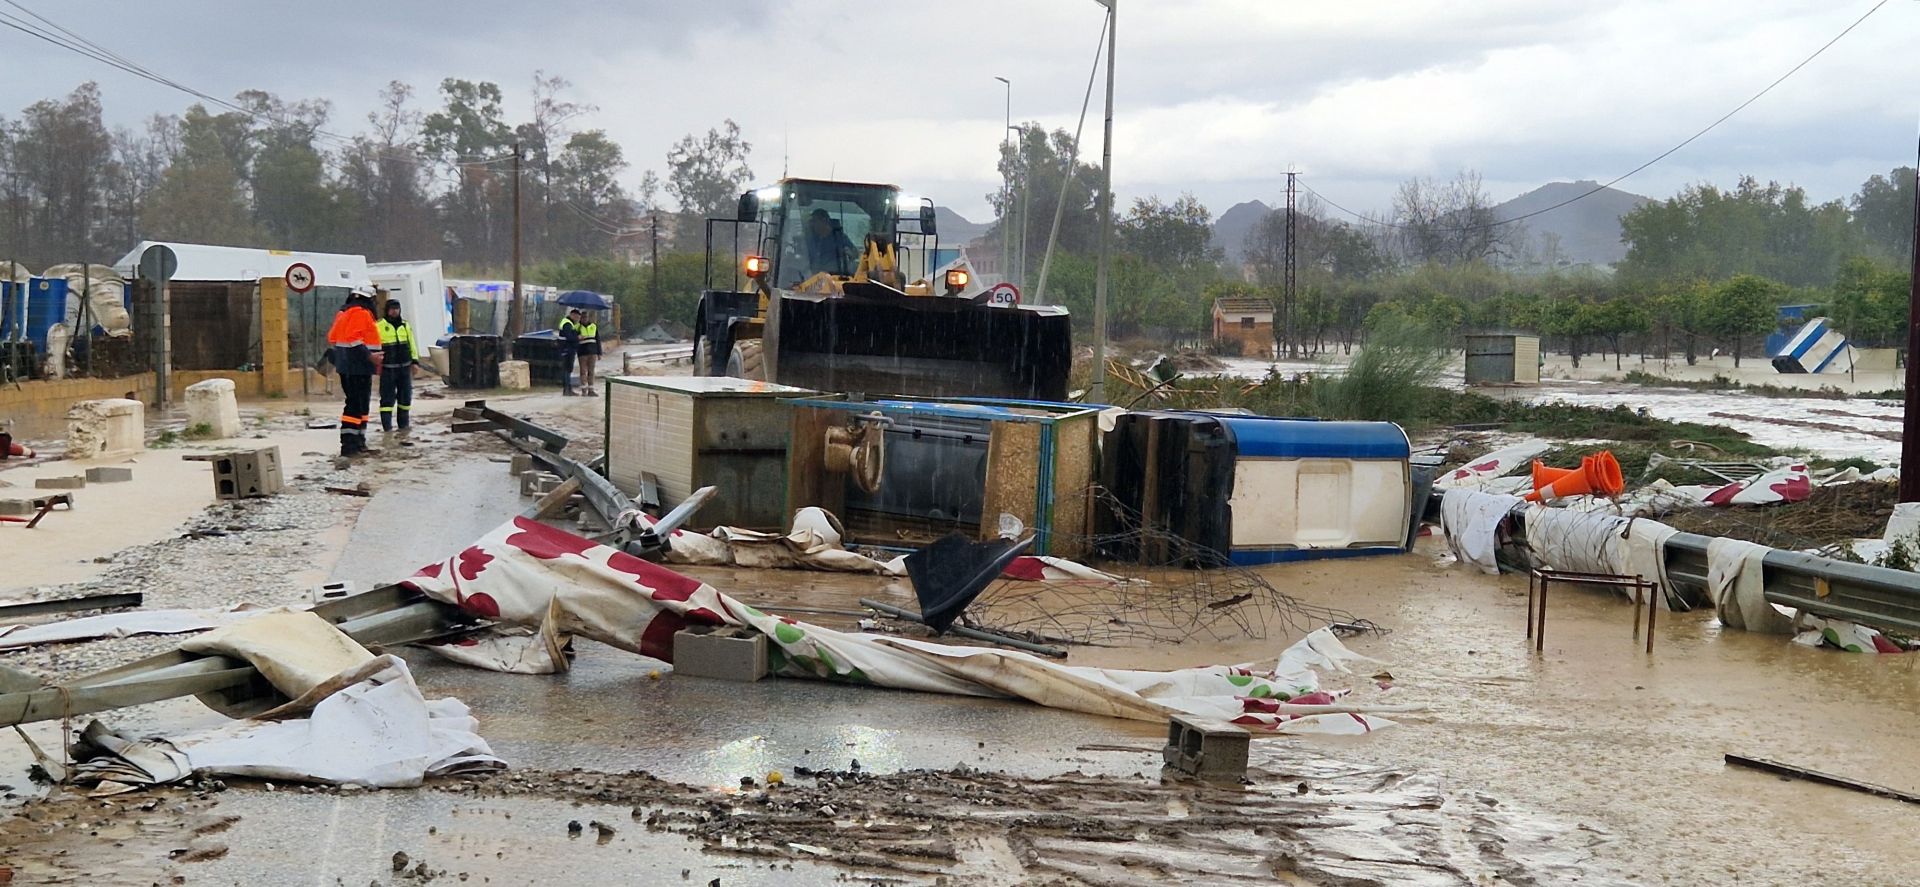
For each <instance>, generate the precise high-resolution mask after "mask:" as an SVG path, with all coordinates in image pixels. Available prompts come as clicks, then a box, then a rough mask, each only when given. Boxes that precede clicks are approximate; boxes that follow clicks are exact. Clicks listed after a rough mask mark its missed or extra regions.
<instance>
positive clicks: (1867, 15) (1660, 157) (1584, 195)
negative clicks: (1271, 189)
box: [1303, 0, 1888, 231]
mask: <svg viewBox="0 0 1920 887" xmlns="http://www.w3.org/2000/svg"><path fill="white" fill-rule="evenodd" d="M1887 3H1888V0H1880V2H1878V3H1875V4H1873V8H1871V9H1869V10H1867V11H1866V13H1865V14H1864V15H1861V16H1860V17H1859V18H1857V19H1854V20H1853V24H1850V25H1848V26H1846V28H1844V29H1842V30H1841V31H1840V33H1838V34H1835V35H1834V36H1833V39H1831V40H1828V41H1827V42H1825V43H1822V44H1820V48H1819V49H1816V50H1814V51H1813V54H1812V55H1809V56H1807V57H1806V58H1804V59H1801V60H1800V63H1799V64H1797V65H1794V66H1793V67H1792V68H1789V69H1788V70H1787V72H1786V73H1785V74H1781V75H1780V76H1779V77H1777V78H1775V79H1774V81H1773V82H1772V83H1769V84H1767V86H1766V88H1765V89H1762V90H1760V91H1759V92H1756V93H1754V94H1753V96H1752V97H1751V98H1749V99H1747V100H1746V101H1744V102H1741V103H1740V104H1738V105H1735V106H1734V108H1733V110H1731V111H1728V112H1727V113H1725V114H1722V115H1720V117H1719V119H1716V120H1714V121H1713V122H1712V123H1709V124H1707V125H1706V126H1705V127H1704V128H1702V129H1701V130H1700V131H1699V132H1696V133H1694V134H1693V135H1690V136H1687V137H1686V138H1685V139H1683V140H1681V142H1680V143H1679V144H1677V145H1674V146H1673V147H1671V148H1668V149H1667V150H1665V151H1662V152H1660V153H1659V154H1656V155H1654V157H1653V159H1651V160H1648V161H1647V162H1645V163H1642V164H1640V165H1639V166H1636V167H1634V168H1632V169H1630V170H1627V171H1626V172H1624V173H1621V174H1620V175H1619V176H1616V177H1614V178H1613V179H1612V180H1611V181H1608V182H1606V183H1604V184H1600V185H1595V186H1594V187H1593V188H1592V189H1591V190H1588V191H1585V192H1582V193H1580V194H1576V195H1574V196H1572V197H1569V198H1567V199H1565V200H1562V201H1560V202H1559V203H1556V204H1554V205H1552V206H1549V207H1547V208H1545V209H1538V210H1534V211H1533V212H1530V213H1525V214H1523V215H1518V216H1514V217H1513V218H1511V219H1502V220H1500V221H1497V222H1490V223H1487V224H1485V225H1461V226H1457V227H1451V228H1429V229H1427V230H1430V231H1473V230H1478V229H1482V228H1497V227H1499V226H1501V225H1511V224H1513V223H1515V222H1519V221H1523V220H1526V219H1531V218H1533V217H1534V216H1538V215H1545V214H1546V213H1550V212H1553V211H1554V210H1556V209H1559V208H1561V207H1563V206H1567V205H1569V204H1573V203H1577V202H1579V201H1582V200H1585V199H1587V198H1589V197H1592V196H1593V195H1595V194H1598V193H1600V192H1601V191H1605V190H1607V189H1608V188H1611V187H1613V186H1614V185H1617V184H1619V183H1621V182H1624V181H1626V180H1627V179H1629V178H1632V177H1633V176H1634V175H1635V174H1637V173H1639V172H1641V171H1643V170H1645V169H1646V168H1648V167H1650V166H1652V165H1654V164H1656V163H1659V162H1660V161H1662V160H1665V159H1667V158H1668V157H1670V156H1672V155H1673V154H1674V153H1675V152H1677V151H1679V150H1680V149H1681V148H1685V147H1686V146H1688V145H1691V144H1693V143H1694V142H1695V141H1696V140H1698V139H1699V138H1700V137H1701V136H1704V135H1706V134H1707V133H1710V132H1712V131H1714V130H1715V129H1716V128H1718V127H1719V126H1720V124H1722V123H1725V122H1727V121H1728V120H1730V119H1732V118H1733V115H1735V114H1738V113H1740V112H1741V111H1744V110H1746V109H1747V106H1748V105H1751V104H1753V103H1754V102H1757V101H1759V100H1760V99H1761V97H1763V96H1765V95H1766V94H1767V93H1770V92H1772V91H1773V89H1774V87H1776V86H1779V85H1780V84H1782V83H1785V82H1786V81H1787V78H1789V77H1792V76H1793V75H1795V74H1798V73H1800V69H1801V68H1804V67H1806V66H1807V65H1809V64H1811V63H1812V62H1813V60H1814V59H1817V58H1819V57H1820V56H1821V55H1822V54H1823V53H1825V52H1826V51H1827V50H1828V49H1830V48H1832V47H1833V45H1834V44H1835V43H1839V42H1840V40H1841V38H1843V37H1845V36H1847V35H1848V34H1851V33H1853V29H1855V28H1858V27H1860V24H1861V23H1862V22H1865V21H1866V20H1867V19H1868V18H1871V17H1872V16H1873V14H1874V13H1876V12H1879V11H1880V7H1882V6H1885V5H1887ZM1303 187H1305V188H1306V189H1307V193H1309V194H1312V195H1313V196H1315V197H1318V198H1320V199H1321V200H1323V201H1326V204H1327V205H1328V206H1331V207H1333V208H1334V209H1337V210H1339V211H1341V212H1343V213H1346V214H1347V215H1350V216H1353V217H1354V218H1356V219H1359V220H1360V221H1362V222H1366V223H1368V224H1373V225H1380V226H1382V227H1386V228H1410V227H1413V226H1411V225H1403V224H1399V223H1396V222H1388V221H1381V220H1377V219H1371V218H1368V217H1367V216H1364V215H1361V214H1360V213H1356V212H1354V211H1353V210H1350V209H1347V208H1346V207H1344V206H1341V205H1340V204H1338V203H1335V202H1333V201H1332V200H1329V199H1328V198H1327V196H1326V195H1324V194H1321V193H1320V192H1318V191H1315V190H1313V186H1311V185H1303Z"/></svg>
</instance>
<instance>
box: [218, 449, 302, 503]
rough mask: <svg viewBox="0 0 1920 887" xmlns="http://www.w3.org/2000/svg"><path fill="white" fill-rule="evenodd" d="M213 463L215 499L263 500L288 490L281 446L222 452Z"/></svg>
mask: <svg viewBox="0 0 1920 887" xmlns="http://www.w3.org/2000/svg"><path fill="white" fill-rule="evenodd" d="M212 461H213V495H214V497H215V498H219V499H261V498H265V497H267V496H275V495H279V493H280V491H281V490H283V489H285V488H286V480H285V476H284V474H283V472H282V471H281V468H280V448H279V447H263V448H261V449H257V450H236V451H234V452H230V453H221V454H219V455H217V456H215V457H213V460H212Z"/></svg>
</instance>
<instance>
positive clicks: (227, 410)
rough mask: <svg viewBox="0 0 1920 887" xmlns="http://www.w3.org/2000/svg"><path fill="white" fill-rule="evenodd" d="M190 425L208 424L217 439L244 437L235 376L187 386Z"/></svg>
mask: <svg viewBox="0 0 1920 887" xmlns="http://www.w3.org/2000/svg"><path fill="white" fill-rule="evenodd" d="M185 400H186V405H187V427H188V428H192V427H194V426H196V425H205V426H207V427H208V428H211V429H213V438H214V439H215V440H225V439H226V438H229V437H239V436H240V404H239V401H238V400H237V399H236V397H235V394H234V387H233V380H232V379H208V380H206V381H204V382H195V383H193V384H192V385H188V386H187V390H186V398H185Z"/></svg>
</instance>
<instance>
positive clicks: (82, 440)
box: [67, 397, 147, 459]
mask: <svg viewBox="0 0 1920 887" xmlns="http://www.w3.org/2000/svg"><path fill="white" fill-rule="evenodd" d="M146 448H147V405H146V404H143V403H141V402H139V401H137V400H127V399H125V398H118V397H116V398H109V399H106V400H83V401H81V402H79V403H76V404H74V405H73V406H72V408H70V409H68V410H67V458H69V459H95V458H98V457H101V456H108V455H121V454H128V453H138V452H140V451H141V450H144V449H146Z"/></svg>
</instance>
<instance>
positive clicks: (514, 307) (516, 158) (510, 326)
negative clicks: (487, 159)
mask: <svg viewBox="0 0 1920 887" xmlns="http://www.w3.org/2000/svg"><path fill="white" fill-rule="evenodd" d="M525 301H526V297H525V296H524V295H522V294H521V292H520V143H519V142H514V143H513V302H512V303H511V307H510V308H508V309H507V351H508V353H512V350H513V340H515V339H518V338H520V331H521V329H522V327H521V325H522V324H523V323H525V321H526V316H525V314H526V310H527V309H526V306H525V304H524V302H525Z"/></svg>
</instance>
